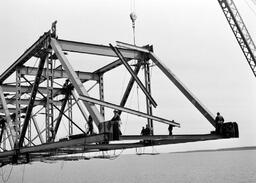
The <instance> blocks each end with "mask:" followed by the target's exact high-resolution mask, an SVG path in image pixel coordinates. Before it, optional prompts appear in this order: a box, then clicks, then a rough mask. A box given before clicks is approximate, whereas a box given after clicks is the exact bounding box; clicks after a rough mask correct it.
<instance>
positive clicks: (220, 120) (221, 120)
mask: <svg viewBox="0 0 256 183" xmlns="http://www.w3.org/2000/svg"><path fill="white" fill-rule="evenodd" d="M215 123H216V133H217V134H221V133H222V130H221V127H222V125H223V123H224V118H223V116H222V115H220V113H219V112H217V116H216V118H215Z"/></svg>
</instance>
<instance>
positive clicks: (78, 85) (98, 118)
mask: <svg viewBox="0 0 256 183" xmlns="http://www.w3.org/2000/svg"><path fill="white" fill-rule="evenodd" d="M51 46H52V48H53V50H54V52H55V54H56V55H57V57H58V59H59V60H60V62H61V64H62V66H63V67H64V69H65V71H66V72H67V74H68V76H69V79H70V81H71V83H72V84H73V86H74V87H75V89H76V91H77V93H78V94H79V95H84V96H89V94H88V92H87V91H86V89H85V88H84V86H83V84H82V82H81V80H80V79H79V78H78V76H77V74H76V73H75V71H74V70H73V68H72V66H71V64H70V63H69V61H68V59H67V57H66V56H65V55H64V53H63V51H62V49H61V46H60V45H59V43H58V42H57V40H56V39H53V38H52V39H51ZM84 105H85V106H86V108H87V110H88V112H89V113H90V115H91V116H92V118H93V120H94V122H95V123H96V125H97V126H99V123H101V122H103V121H104V118H103V116H102V115H101V114H100V112H99V110H98V109H97V108H96V106H95V105H94V104H89V103H88V102H85V101H84Z"/></svg>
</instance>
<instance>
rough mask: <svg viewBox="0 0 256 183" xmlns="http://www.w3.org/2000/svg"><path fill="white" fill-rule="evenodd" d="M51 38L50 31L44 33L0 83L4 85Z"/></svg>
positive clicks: (12, 66) (4, 75) (0, 77)
mask: <svg viewBox="0 0 256 183" xmlns="http://www.w3.org/2000/svg"><path fill="white" fill-rule="evenodd" d="M49 36H50V31H49V32H46V33H44V35H42V36H41V37H40V38H39V39H38V40H37V41H36V42H35V43H34V44H33V45H32V46H31V47H30V48H29V49H27V50H26V51H25V52H24V53H23V54H22V55H21V56H20V57H19V58H18V59H17V60H16V61H15V62H14V63H13V64H12V65H11V66H10V67H9V68H8V69H7V70H6V71H5V72H4V73H3V74H2V75H1V76H0V83H1V84H2V83H3V82H4V81H5V79H6V78H8V77H9V76H10V75H11V74H12V73H13V72H14V71H15V69H16V67H17V66H21V65H23V64H24V63H26V61H28V60H29V59H30V58H31V57H32V56H34V54H35V53H36V52H37V51H39V50H40V49H41V48H42V47H43V46H44V44H45V42H46V41H47V39H48V38H49Z"/></svg>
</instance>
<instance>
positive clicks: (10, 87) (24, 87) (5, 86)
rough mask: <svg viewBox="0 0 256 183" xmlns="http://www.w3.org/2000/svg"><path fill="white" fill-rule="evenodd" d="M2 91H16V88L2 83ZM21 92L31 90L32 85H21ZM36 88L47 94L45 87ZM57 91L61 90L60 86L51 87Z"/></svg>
mask: <svg viewBox="0 0 256 183" xmlns="http://www.w3.org/2000/svg"><path fill="white" fill-rule="evenodd" d="M2 88H3V91H4V92H17V88H16V86H15V85H9V84H3V85H2ZM20 88H21V93H30V92H31V90H32V86H21V87H20ZM38 90H39V91H40V92H41V93H44V94H47V87H38ZM59 91H63V89H62V88H53V92H54V93H57V92H59Z"/></svg>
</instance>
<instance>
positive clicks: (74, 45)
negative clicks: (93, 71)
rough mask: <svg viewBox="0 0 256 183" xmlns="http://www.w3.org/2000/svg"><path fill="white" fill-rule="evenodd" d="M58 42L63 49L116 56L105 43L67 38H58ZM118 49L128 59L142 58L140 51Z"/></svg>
mask: <svg viewBox="0 0 256 183" xmlns="http://www.w3.org/2000/svg"><path fill="white" fill-rule="evenodd" d="M58 43H59V44H60V46H61V49H62V50H63V51H70V52H78V53H86V54H93V55H101V56H108V57H116V54H115V53H113V51H112V50H111V48H110V47H109V46H105V45H97V44H90V43H82V42H75V41H68V40H61V39H59V40H58ZM120 51H121V53H122V55H123V56H124V57H125V58H130V59H141V58H142V54H141V52H140V51H136V50H131V49H120Z"/></svg>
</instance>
